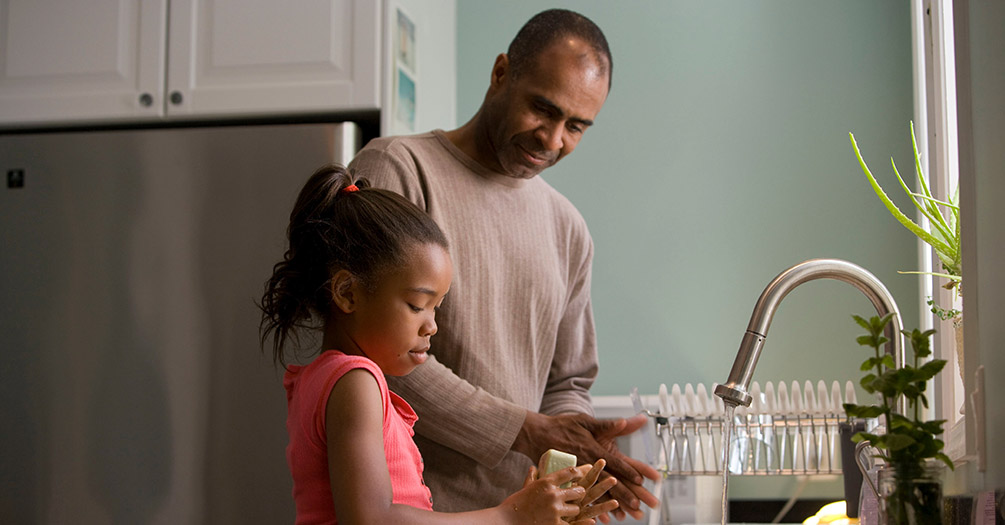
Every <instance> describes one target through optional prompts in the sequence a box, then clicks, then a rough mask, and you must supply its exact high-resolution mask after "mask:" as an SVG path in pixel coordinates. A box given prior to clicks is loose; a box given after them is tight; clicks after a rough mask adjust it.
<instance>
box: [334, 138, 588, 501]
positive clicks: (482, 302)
mask: <svg viewBox="0 0 1005 525" xmlns="http://www.w3.org/2000/svg"><path fill="white" fill-rule="evenodd" d="M350 168H351V169H353V170H355V172H356V173H357V175H359V176H362V177H366V178H368V179H369V180H370V181H371V183H372V184H373V185H374V186H377V187H383V188H388V189H392V190H395V191H398V192H400V193H402V194H403V195H405V196H406V197H408V198H409V199H410V200H412V201H413V202H415V203H416V204H418V205H419V207H421V208H423V209H425V210H426V211H427V212H429V214H430V215H431V216H432V217H433V219H435V220H436V221H437V223H438V224H439V225H440V226H441V227H442V228H443V230H444V232H445V233H446V235H447V238H448V240H449V241H450V245H451V246H450V252H451V257H452V258H453V261H454V278H453V282H452V284H451V288H450V292H449V293H448V294H447V296H446V298H445V300H444V302H443V306H442V308H441V309H440V313H439V314H438V315H437V325H438V327H439V331H438V333H437V334H436V335H435V336H433V339H432V348H431V350H430V353H431V354H432V358H431V359H429V361H427V362H426V363H425V364H424V365H422V366H420V367H418V368H417V369H416V370H415V371H414V372H412V373H411V374H409V375H408V376H406V377H402V378H390V377H389V378H388V379H389V381H388V383H389V385H390V387H391V390H393V391H394V392H396V393H398V394H399V395H401V396H402V397H404V398H405V399H406V400H407V401H408V402H409V403H410V404H411V405H412V407H413V408H414V409H415V411H416V413H417V414H418V416H419V421H418V423H417V424H416V426H415V429H416V434H417V435H416V439H415V440H416V443H417V444H418V446H419V449H420V450H421V452H422V455H423V459H424V461H425V475H424V477H425V481H426V483H427V484H428V485H429V487H430V489H431V490H432V493H433V504H434V508H436V509H437V510H441V511H453V512H456V511H462V510H471V509H477V508H485V507H489V506H494V505H497V504H499V503H500V502H501V501H502V500H503V499H505V498H506V496H508V495H509V494H511V493H513V492H515V491H516V490H519V488H520V486H521V483H522V481H523V478H524V476H525V475H526V472H527V467H528V466H529V465H531V461H530V460H529V459H528V458H527V457H525V456H523V455H522V454H519V453H516V452H511V451H510V450H509V448H510V446H511V445H512V444H513V441H514V440H515V438H516V435H517V432H518V431H519V429H520V426H521V425H522V424H523V419H524V415H525V410H531V411H537V412H541V413H544V414H550V415H554V414H559V413H567V412H582V413H587V414H592V408H591V405H590V395H589V388H590V386H591V385H592V384H593V381H594V379H595V378H596V375H597V349H596V338H595V334H594V326H593V313H592V309H591V305H590V269H591V264H592V260H593V242H592V240H591V238H590V234H589V232H588V231H587V228H586V223H585V221H584V220H583V218H582V216H581V215H580V214H579V212H578V211H577V210H576V209H575V207H574V206H573V205H572V203H570V202H569V201H568V199H566V198H565V197H563V196H562V195H561V194H559V193H558V192H557V191H555V189H554V188H552V187H551V186H550V185H549V184H548V183H546V182H545V181H544V180H543V179H542V178H541V177H534V178H532V179H529V180H521V179H514V178H511V177H507V176H505V175H502V174H498V173H494V172H491V171H489V170H487V169H485V168H484V167H482V166H481V165H479V164H478V163H476V162H475V161H474V160H473V159H471V158H470V157H468V156H466V155H465V154H464V153H463V152H461V151H460V150H459V149H458V148H456V147H455V146H454V145H453V144H452V143H450V141H449V140H447V138H446V137H445V136H444V135H443V132H442V131H439V130H437V131H434V132H431V133H425V134H421V135H416V136H409V137H391V138H379V139H375V140H373V141H372V142H370V144H368V145H367V146H366V148H364V149H363V151H362V152H360V154H359V155H358V156H357V157H356V159H355V160H353V162H352V163H351V164H350Z"/></svg>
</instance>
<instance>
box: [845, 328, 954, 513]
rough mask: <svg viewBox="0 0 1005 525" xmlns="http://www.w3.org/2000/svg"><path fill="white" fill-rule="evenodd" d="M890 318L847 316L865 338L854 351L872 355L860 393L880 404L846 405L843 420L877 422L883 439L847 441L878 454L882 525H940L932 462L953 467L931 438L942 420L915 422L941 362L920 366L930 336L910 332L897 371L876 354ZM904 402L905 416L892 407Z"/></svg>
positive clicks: (889, 359)
mask: <svg viewBox="0 0 1005 525" xmlns="http://www.w3.org/2000/svg"><path fill="white" fill-rule="evenodd" d="M893 315H894V314H892V313H891V314H887V315H885V316H884V317H882V318H880V317H878V316H873V317H872V318H870V319H869V320H866V319H864V318H862V317H859V316H857V315H856V316H853V317H854V319H855V322H857V323H858V324H859V325H861V326H862V327H863V328H865V329H866V331H867V332H868V333H867V334H865V335H862V336H860V337H859V338H858V339H857V341H858V343H859V344H860V345H863V346H868V347H870V348H872V349H873V355H872V357H870V358H868V359H866V360H865V361H864V362H863V363H862V367H861V368H862V371H864V372H867V373H866V375H865V377H863V378H862V380H861V382H860V384H861V385H862V388H863V389H865V391H866V392H869V393H871V394H878V396H879V400H880V403H879V404H873V405H857V404H851V403H846V404H845V405H844V409H845V412H846V413H847V414H848V417H862V418H882V422H883V423H884V425H885V432H884V433H869V432H859V433H857V434H855V435H854V436H852V441H854V442H856V443H857V442H861V441H866V440H867V441H869V443H870V445H871V446H873V447H875V448H876V449H877V450H878V453H877V454H876V456H875V457H877V458H880V459H882V460H883V461H884V462H885V464H886V466H885V467H884V468H883V469H881V470H880V472H879V483H878V484H879V489H878V490H879V494H878V496H879V498H880V503H881V506H880V511H881V512H880V516H881V519H882V520H883V521H882V522H883V523H886V524H888V525H908V524H918V525H941V523H942V484H941V481H940V480H939V478H938V470H939V469H938V468H937V467H938V461H941V462H942V463H944V464H946V465H947V466H948V467H949V468H950V469H952V468H953V462H952V460H950V459H949V456H947V455H946V454H945V453H943V452H942V449H943V447H944V446H945V444H944V443H943V441H942V440H941V439H938V438H937V437H936V436H938V435H939V434H941V433H942V424H943V423H945V421H944V420H934V421H923V420H921V407H922V406H924V407H926V408H927V407H928V399H927V398H926V396H925V384H926V382H927V381H928V380H929V379H932V378H933V377H935V375H936V374H938V373H939V371H941V370H942V368H943V367H944V366H945V365H946V361H945V360H942V359H932V360H930V361H927V362H922V361H923V360H924V359H925V358H927V357H928V356H930V355H931V353H932V352H931V349H930V345H929V338H930V337H931V336H932V334H934V333H935V330H927V331H924V332H922V331H919V330H918V329H917V328H915V329H914V330H913V331H910V332H908V331H907V330H904V331H903V332H902V333H903V334H904V335H905V336H906V337H907V338H908V340H909V341H910V346H911V349H912V350H913V354H914V355H913V359H911V358H908V359H907V361H909V362H905V363H902V364H901V365H900V367H897V365H896V363H895V362H894V359H893V356H891V355H889V354H886V353H883V352H882V351H881V350H880V348H882V347H883V345H884V344H885V343H887V342H888V341H889V339H887V338H886V337H885V336H884V335H883V330H884V329H885V328H886V325H887V324H889V323H890V320H891V319H892V318H893ZM902 400H903V401H905V403H904V404H903V406H905V413H903V414H900V413H897V412H896V410H895V407H897V406H900V402H901V401H902Z"/></svg>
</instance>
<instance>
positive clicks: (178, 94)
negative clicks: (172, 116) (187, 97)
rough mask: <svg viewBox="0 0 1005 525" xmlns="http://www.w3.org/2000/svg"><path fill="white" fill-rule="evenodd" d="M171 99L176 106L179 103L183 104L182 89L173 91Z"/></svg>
mask: <svg viewBox="0 0 1005 525" xmlns="http://www.w3.org/2000/svg"><path fill="white" fill-rule="evenodd" d="M169 100H170V101H171V103H172V104H174V105H176V106H177V105H178V104H181V101H182V100H183V98H182V96H181V91H172V92H171V96H170V98H169Z"/></svg>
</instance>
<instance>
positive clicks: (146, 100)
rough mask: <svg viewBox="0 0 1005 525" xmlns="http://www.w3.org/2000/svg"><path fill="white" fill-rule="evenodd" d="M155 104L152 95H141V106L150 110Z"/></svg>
mask: <svg viewBox="0 0 1005 525" xmlns="http://www.w3.org/2000/svg"><path fill="white" fill-rule="evenodd" d="M153 103H154V97H153V96H152V95H150V93H143V94H141V95H140V105H141V106H143V107H145V108H148V107H150V106H151V105H152V104H153Z"/></svg>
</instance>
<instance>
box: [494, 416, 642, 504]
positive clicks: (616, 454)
mask: <svg viewBox="0 0 1005 525" xmlns="http://www.w3.org/2000/svg"><path fill="white" fill-rule="evenodd" d="M646 419H647V418H646V416H645V415H641V414H640V415H638V416H635V417H632V418H628V419H624V418H618V419H597V418H594V417H591V416H588V415H586V414H563V415H560V416H546V415H544V414H538V413H537V412H527V417H526V418H525V419H524V422H523V427H522V428H521V429H520V433H519V434H518V435H517V438H516V441H515V442H514V443H513V447H512V448H513V450H515V451H517V452H520V453H521V454H524V455H525V456H527V457H529V458H531V460H533V461H536V460H537V458H539V457H540V456H541V454H543V453H544V452H545V451H546V450H548V449H549V448H553V449H556V450H561V451H563V452H568V453H570V454H574V455H575V456H576V458H577V459H578V460H579V461H580V462H581V463H595V462H596V461H597V460H598V459H603V460H605V461H606V463H607V467H606V470H605V473H604V475H605V476H606V475H608V473H609V475H612V476H614V477H615V478H617V480H618V484H617V485H615V486H614V487H612V488H611V489H610V492H609V493H608V494H609V495H610V497H612V498H614V499H615V500H617V501H618V503H619V508H618V509H617V510H615V511H614V515H615V517H617V518H619V519H620V518H622V517H624V514H623V513H624V512H627V513H628V514H630V515H631V516H632V517H633V518H635V519H642V517H643V513H642V510H641V508H640V505H639V501H640V500H641V501H642V502H643V503H645V504H646V505H648V506H649V507H656V506H657V505H658V504H659V500H658V499H657V498H656V497H655V496H653V495H652V494H651V493H649V491H648V490H646V489H645V488H644V487H643V486H642V483H643V481H644V478H649V479H652V480H656V479H658V478H659V473H658V472H657V471H656V469H654V468H652V467H651V466H649V465H647V464H646V463H645V462H642V461H638V460H635V459H632V458H630V457H628V456H625V455H624V454H622V453H621V451H620V450H618V445H617V443H616V442H615V440H616V439H617V438H618V437H620V436H626V435H628V434H631V433H633V432H635V431H636V430H638V429H639V428H641V427H642V426H643V425H644V424H645V423H646ZM605 517H606V516H605Z"/></svg>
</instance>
